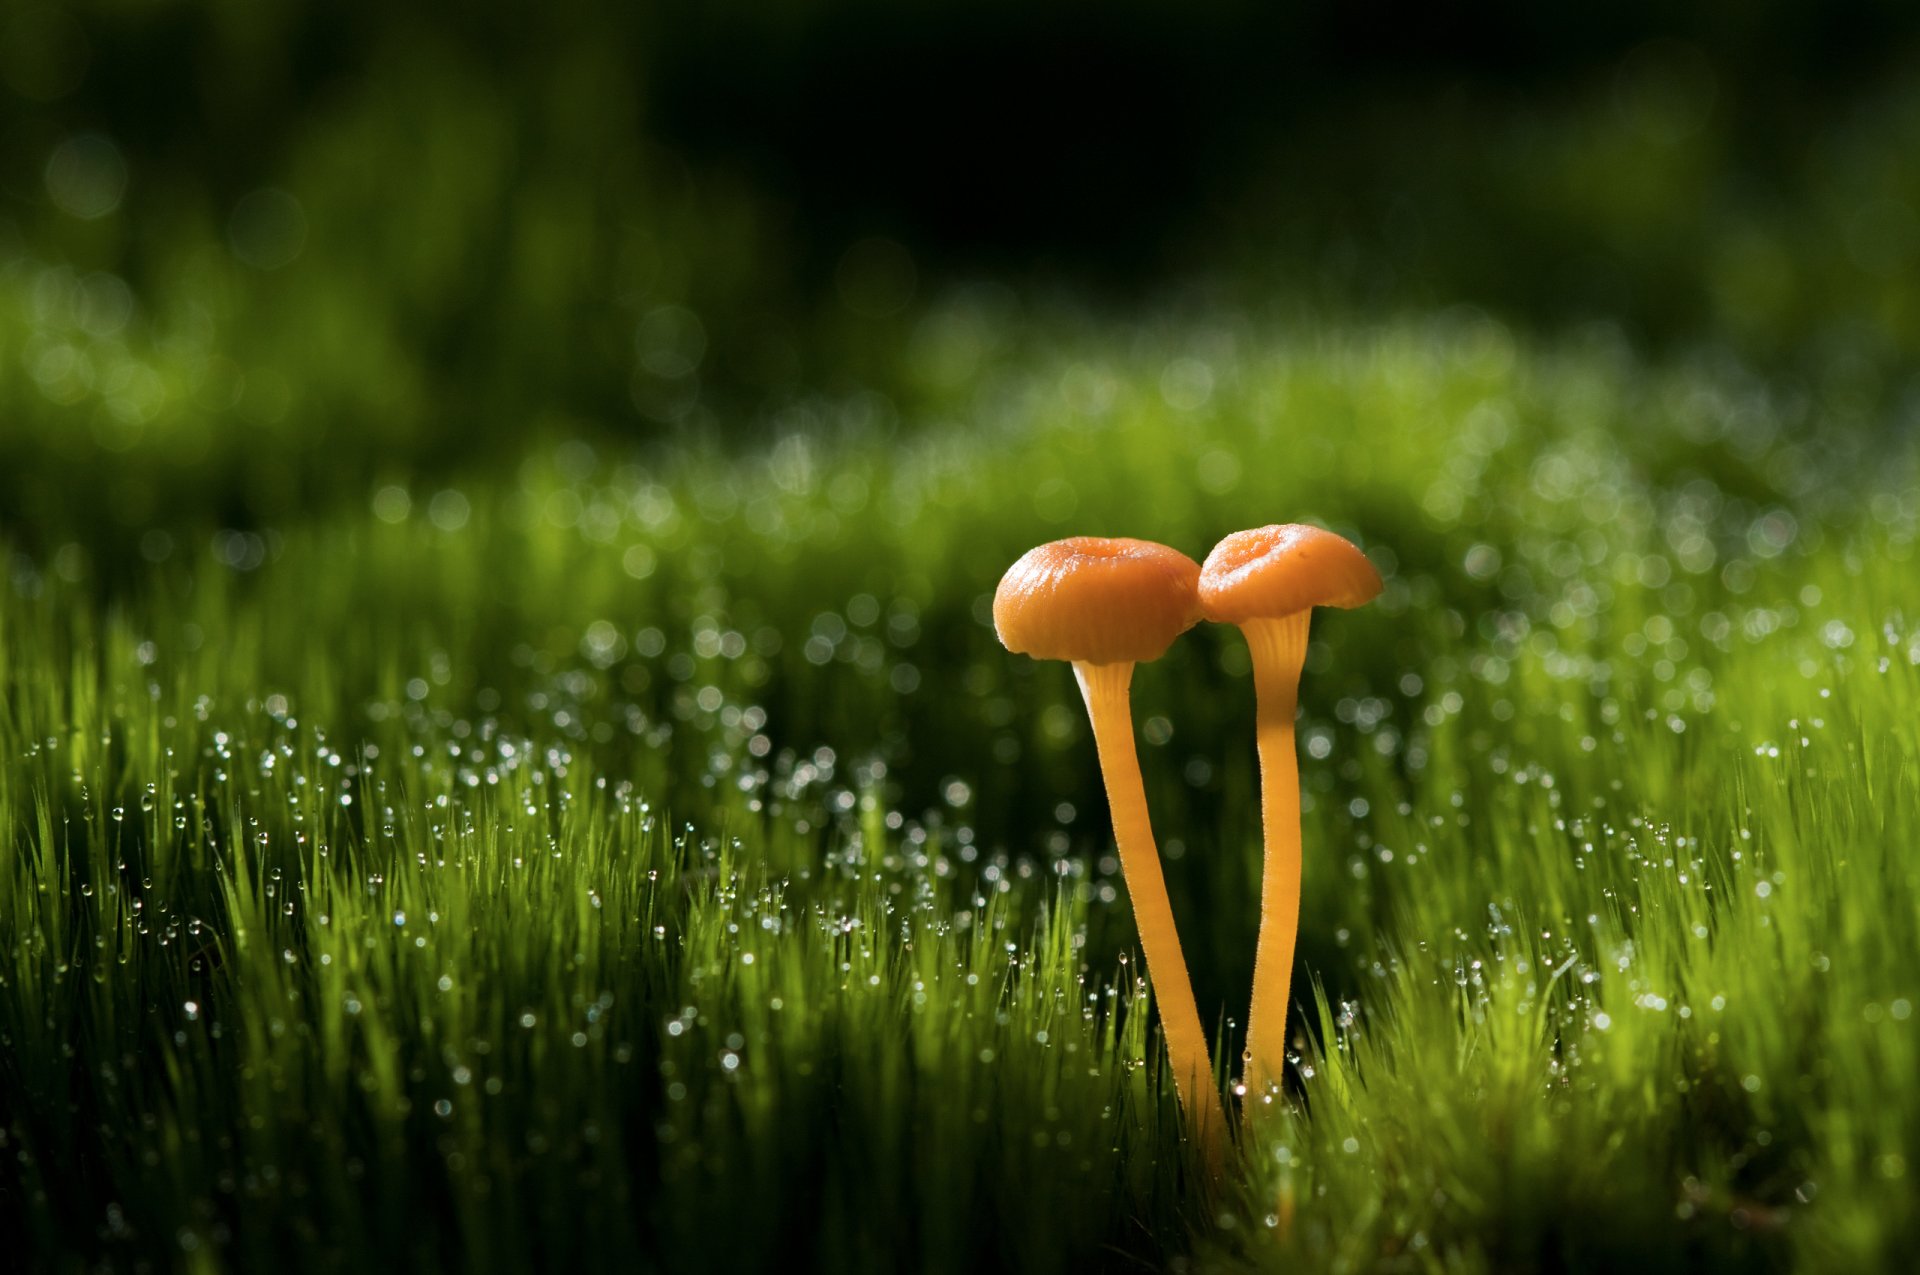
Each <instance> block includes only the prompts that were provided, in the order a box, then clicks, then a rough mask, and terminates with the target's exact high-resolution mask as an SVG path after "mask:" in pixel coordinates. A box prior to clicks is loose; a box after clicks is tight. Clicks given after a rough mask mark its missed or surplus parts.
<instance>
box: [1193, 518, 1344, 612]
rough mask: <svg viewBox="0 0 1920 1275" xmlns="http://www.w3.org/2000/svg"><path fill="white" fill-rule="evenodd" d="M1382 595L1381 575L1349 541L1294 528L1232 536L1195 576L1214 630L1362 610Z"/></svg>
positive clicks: (1282, 525) (1299, 526) (1277, 526)
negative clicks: (1327, 610)
mask: <svg viewBox="0 0 1920 1275" xmlns="http://www.w3.org/2000/svg"><path fill="white" fill-rule="evenodd" d="M1380 588H1381V584H1380V573H1379V572H1378V571H1376V570H1375V569H1374V566H1373V564H1372V563H1371V562H1368V561H1367V555H1365V554H1364V553H1361V552H1360V550H1359V549H1358V548H1356V547H1355V546H1354V544H1353V542H1352V541H1350V540H1347V539H1345V538H1343V537H1341V536H1336V535H1334V534H1333V533H1332V532H1331V531H1322V530H1321V529H1320V528H1318V527H1309V526H1305V525H1304V524H1301V523H1297V522H1289V523H1277V524H1275V525H1273V526H1271V527H1256V528H1254V529H1253V530H1252V531H1236V532H1234V533H1233V534H1232V535H1230V536H1228V537H1227V538H1226V539H1225V540H1222V541H1221V542H1220V543H1219V544H1217V545H1215V546H1214V547H1213V552H1212V553H1210V554H1208V555H1207V564H1206V565H1205V566H1204V567H1202V568H1200V605H1201V608H1202V609H1203V611H1204V613H1205V614H1206V617H1207V618H1208V619H1209V620H1212V621H1214V622H1215V623H1217V624H1244V623H1246V622H1247V621H1248V620H1258V619H1278V618H1280V617H1281V616H1287V615H1296V614H1298V613H1299V612H1301V611H1306V610H1309V609H1310V608H1313V607H1357V606H1362V605H1364V604H1366V603H1368V602H1371V601H1373V599H1375V598H1376V597H1378V596H1379V595H1380Z"/></svg>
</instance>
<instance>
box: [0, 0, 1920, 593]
mask: <svg viewBox="0 0 1920 1275" xmlns="http://www.w3.org/2000/svg"><path fill="white" fill-rule="evenodd" d="M1917 33H1920V16H1917V15H1916V11H1915V10H1914V8H1913V7H1912V6H1910V5H1906V4H1902V3H1898V2H1897V0H1834V2H1828V3H1820V4H1810V3H1802V4H1791V3H1784V2H1781V0H1757V2H1747V3H1739V4H1726V3H1711V2H1709V3H1699V4H1691V5H1675V4H1665V3H1661V4H1655V3H1625V4H1616V5H1606V6H1585V7H1581V8H1579V9H1577V10H1575V11H1571V12H1566V11H1560V10H1557V9H1555V10H1547V9H1542V8H1541V7H1540V6H1537V5H1531V4H1523V3H1519V2H1518V0H1496V2H1494V3H1486V4H1476V5H1460V4H1446V3H1442V4H1400V3H1394V2H1392V0H1388V2H1385V3H1372V4H1362V5H1307V4H1297V3H1272V2H1270V0H1261V2H1255V0H1245V2H1242V0H1182V2H1181V3H1178V4H1175V3H1170V2H1149V0H1118V2H1115V0H1104V2H1103V3H1099V4H1094V3H1080V2H1078V0H1055V2H1053V3H1045V4H1034V3H1020V4H1015V3H1010V2H1001V0H966V2H964V3H962V2H960V0H929V2H928V3H923V4H916V5H911V6H901V5H895V4H887V3H880V2H878V0H789V2H787V3H779V4H740V3H727V2H720V3H711V4H704V5H698V6H694V5H633V4H627V3H611V2H608V3H589V2H587V0H581V2H580V3H574V4H569V5H565V6H533V5H507V4H470V3H460V4H453V3H437V2H434V0H425V2H420V3H412V4H406V5H393V4H387V3H376V2H375V0H329V2H328V3H318V2H311V3H309V2H301V0H289V2H287V3H277V4H272V5H261V4H255V3H249V2H247V0H206V2H203V3H187V2H185V0H178V2H169V0H139V2H132V0H75V2H73V3H67V4H51V3H45V2H44V0H9V3H7V4H6V5H5V6H4V9H0V532H4V534H6V535H7V536H9V537H10V538H12V539H13V540H14V541H15V543H16V544H17V545H18V546H20V547H22V548H24V549H27V550H29V551H40V550H46V549H49V548H52V547H56V546H58V545H62V544H69V543H74V544H79V545H82V546H83V547H84V549H85V550H86V552H88V553H89V554H91V555H92V556H93V557H94V558H96V559H97V560H98V561H99V562H100V563H101V564H102V566H103V567H104V568H105V574H107V575H109V576H111V575H112V574H113V573H114V571H115V570H116V569H117V564H118V565H119V566H124V568H125V569H127V570H137V569H138V568H139V566H140V564H141V561H142V558H141V556H140V555H141V553H142V546H143V545H144V547H145V552H146V557H147V558H152V557H154V556H156V555H157V554H159V553H161V552H163V551H164V548H165V545H166V544H167V543H168V540H169V537H170V535H177V534H181V533H188V532H199V533H205V532H207V531H209V530H210V529H214V528H222V527H230V528H249V527H258V526H263V525H267V526H270V525H274V524H276V523H278V522H281V521H284V520H286V519H288V518H290V517H293V516H296V515H299V514H301V513H304V512H308V511H319V510H324V509H326V508H327V507H328V506H330V505H331V504H333V503H335V502H340V501H351V502H355V503H356V504H361V502H364V501H366V500H367V498H368V495H369V493H370V492H372V491H374V490H375V489H376V488H377V487H378V485H379V484H381V483H383V482H387V481H393V480H402V481H405V480H419V481H437V480H438V479H439V478H440V477H442V476H445V475H448V474H454V473H458V472H460V471H462V470H463V469H472V468H474V467H479V466H495V467H497V466H498V465H499V464H501V463H502V462H503V461H505V462H511V461H513V460H514V459H515V458H518V457H520V456H523V455H525V454H526V453H527V451H528V449H529V447H530V445H532V444H533V443H535V442H540V441H543V440H552V439H558V438H579V439H585V440H588V441H590V442H592V443H595V444H596V445H602V446H611V447H612V448H614V449H615V451H616V453H617V452H619V451H620V450H621V449H626V448H630V447H638V448H640V449H642V450H643V453H644V449H646V448H650V447H658V446H661V445H663V444H666V445H674V446H680V445H684V444H685V443H686V442H687V441H688V440H689V439H692V440H697V442H698V443H699V445H701V446H703V447H707V446H712V447H723V448H739V447H755V446H759V445H762V444H764V443H765V442H767V441H768V440H770V439H771V438H773V437H775V436H778V435H782V434H785V433H788V432H791V431H792V430H793V429H795V428H799V427H805V426H806V424H807V423H808V422H818V421H822V420H836V421H845V420H849V419H854V420H860V421H864V422H866V423H867V424H868V425H869V426H870V427H871V428H873V429H876V430H879V431H881V432H883V433H884V432H886V431H893V430H911V429H913V428H914V427H915V425H916V423H917V422H925V421H929V420H954V419H963V420H964V419H968V418H969V417H970V415H972V413H973V410H974V405H975V404H976V402H977V399H978V396H980V395H981V394H983V393H987V392H989V390H990V382H991V377H990V376H989V375H988V374H987V373H988V371H989V370H990V368H991V367H992V365H993V362H994V359H995V357H996V355H997V353H1000V352H1004V351H1007V350H1009V349H1017V348H1019V347H1021V346H1022V345H1024V344H1027V343H1031V342H1033V341H1035V340H1044V339H1048V338H1050V337H1051V336H1053V335H1056V334H1059V333H1063V332H1066V333H1071V332H1073V331H1076V330H1080V329H1083V328H1085V327H1086V326H1087V325H1099V324H1102V323H1107V322H1110V321H1113V320H1114V319H1115V318H1116V317H1118V318H1120V319H1122V320H1127V319H1130V318H1132V317H1134V316H1140V315H1167V314H1173V315H1183V314H1184V315H1193V314H1199V315H1211V314H1222V313H1231V314H1250V315H1255V316H1259V315H1264V314H1279V315H1282V316H1288V317H1292V318H1297V319H1303V320H1305V321H1307V322H1313V321H1315V320H1316V319H1318V318H1334V317H1341V316H1357V317H1370V316H1376V315H1391V314H1394V313H1396V312H1403V311H1432V310H1435V309H1440V308H1445V307H1450V306H1472V307H1478V308H1480V309H1482V310H1484V311H1486V312H1488V313H1490V314H1492V315H1494V316H1496V317H1498V318H1500V319H1502V320H1503V321H1506V322H1511V323H1516V324H1524V325H1528V326H1530V327H1531V328H1533V329H1534V330H1537V331H1544V332H1547V333H1552V332H1554V331H1556V330H1560V329H1565V328H1571V327H1590V326H1592V325H1596V324H1598V325H1605V326H1606V327H1608V328H1609V329H1612V330H1615V331H1617V333H1618V335H1619V336H1620V337H1621V338H1622V339H1624V340H1626V341H1629V342H1632V343H1634V344H1636V345H1637V346H1639V347H1641V348H1644V349H1647V350H1651V351H1654V352H1656V353H1657V352H1659V351H1664V350H1674V349H1678V350H1684V351H1686V352H1688V353H1689V354H1698V353H1700V352H1703V351H1704V352H1706V353H1707V354H1708V355H1709V356H1712V357H1719V356H1722V355H1724V356H1725V357H1727V358H1730V359H1745V360H1757V361H1762V362H1765V363H1766V364H1767V366H1768V367H1769V371H1770V374H1777V375H1779V376H1783V377H1786V378H1789V381H1791V378H1793V377H1806V378H1813V379H1816V380H1818V381H1820V383H1821V384H1823V385H1824V386H1826V387H1827V389H1828V390H1829V391H1832V392H1841V391H1845V390H1846V389H1847V387H1849V386H1851V387H1856V389H1857V392H1858V393H1861V394H1872V395H1879V396H1885V395H1889V394H1893V395H1899V394H1906V393H1910V391H1909V390H1907V389H1905V388H1903V387H1905V386H1906V385H1907V379H1906V369H1907V368H1908V367H1909V365H1910V364H1911V363H1912V362H1913V360H1914V358H1915V356H1916V355H1917V354H1920V290H1916V288H1915V287H1914V283H1915V279H1916V269H1920V168H1916V166H1915V164H1914V163H1913V157H1914V156H1915V155H1920V79H1916V75H1915V72H1916V69H1920V60H1917V59H1916V34H1917ZM1836 387H1837V388H1836ZM796 423H797V424H796ZM361 507H364V505H363V504H361ZM156 532H157V533H158V536H157V537H156Z"/></svg>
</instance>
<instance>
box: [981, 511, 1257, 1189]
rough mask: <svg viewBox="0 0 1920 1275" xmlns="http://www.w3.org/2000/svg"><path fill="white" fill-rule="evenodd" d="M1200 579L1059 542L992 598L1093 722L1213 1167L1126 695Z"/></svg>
mask: <svg viewBox="0 0 1920 1275" xmlns="http://www.w3.org/2000/svg"><path fill="white" fill-rule="evenodd" d="M1199 575H1200V568H1199V566H1198V565H1197V564H1196V563H1195V562H1194V561H1193V559H1191V558H1189V557H1187V556H1186V555H1185V554H1183V553H1180V552H1179V551H1177V550H1174V549H1169V548H1167V546H1165V545H1159V544H1154V543H1152V542H1150V541H1145V540H1125V539H1106V538H1103V537H1099V536H1076V537H1074V538H1073V539H1070V540H1056V541H1054V542H1052V543H1051V544H1044V545H1041V546H1040V547H1038V548H1037V549H1032V550H1029V551H1028V552H1027V553H1026V554H1024V555H1023V556H1022V557H1021V558H1020V560H1019V561H1018V562H1016V563H1014V564H1013V566H1011V567H1009V568H1008V569H1007V573H1006V575H1005V576H1003V577H1001V580H1000V587H999V589H998V590H997V591H996V592H995V593H994V596H993V626H994V629H995V631H996V632H997V633H999V635H1000V641H1001V642H1002V643H1003V644H1004V645H1005V646H1006V648H1007V649H1008V650H1009V651H1013V652H1015V653H1016V654H1024V655H1031V656H1033V657H1034V658H1035V659H1042V660H1067V661H1070V662H1071V663H1072V664H1073V672H1074V676H1075V677H1076V678H1077V679H1078V680H1079V682H1080V693H1081V695H1082V696H1084V697H1085V699H1086V702H1087V716H1088V717H1089V718H1090V719H1091V720H1092V722H1093V738H1094V745H1095V747H1096V749H1097V750H1098V752H1099V755H1100V774H1101V778H1102V780H1103V782H1104V783H1105V785H1106V789H1107V805H1108V807H1109V809H1110V810H1111V811H1112V814H1113V838H1114V841H1115V843H1116V844H1117V845H1118V846H1119V850H1120V869H1121V872H1122V873H1123V874H1124V875H1125V877H1126V881H1127V890H1128V892H1129V893H1130V894H1131V895H1132V897H1133V915H1134V921H1135V924H1136V926H1137V927H1138V929H1139V931H1140V946H1141V948H1142V949H1143V950H1144V951H1145V953H1146V958H1147V976H1148V978H1150V979H1151V980H1152V982H1153V988H1154V991H1155V993H1156V994H1157V995H1158V997H1159V999H1160V1022H1161V1026H1162V1028H1163V1030H1164V1032H1165V1035H1166V1040H1167V1057H1168V1060H1169V1061H1170V1062H1171V1064H1172V1067H1173V1083H1174V1090H1175V1092H1176V1093H1177V1094H1178V1095H1179V1098H1180V1101H1181V1104H1182V1105H1183V1106H1184V1107H1185V1108H1186V1109H1187V1112H1188V1115H1189V1118H1190V1119H1191V1121H1192V1124H1193V1129H1194V1140H1195V1142H1196V1143H1197V1144H1198V1145H1199V1146H1200V1148H1201V1150H1202V1152H1203V1153H1204V1154H1205V1155H1206V1157H1207V1159H1208V1161H1209V1163H1212V1164H1216V1165H1217V1164H1218V1155H1219V1150H1220V1133H1221V1130H1222V1127H1223V1124H1224V1120H1223V1116H1222V1112H1221V1107H1220V1103H1219V1100H1218V1098H1217V1096H1212V1094H1211V1091H1212V1088H1213V1064H1212V1062H1211V1061H1210V1060H1209V1058H1208V1056H1207V1036H1206V1032H1205V1030H1204V1029H1203V1028H1202V1027H1201V1025H1200V1009H1199V1006H1198V1005H1197V1004H1196V1003H1195V1001H1194V997H1193V985H1192V983H1191V982H1189V980H1188V977H1187V962H1186V958H1185V957H1184V956H1182V955H1181V952H1180V936H1179V934H1178V933H1177V932H1176V931H1175V930H1174V924H1173V904H1172V902H1171V901H1170V900H1169V899H1168V897H1167V884H1166V879H1165V878H1164V877H1163V876H1162V875H1161V872H1160V852H1159V849H1158V847H1157V846H1156V845H1155V844H1154V840H1153V828H1152V825H1151V824H1150V823H1149V822H1148V819H1147V794H1146V788H1145V786H1144V785H1143V784H1142V782H1141V778H1140V759H1139V756H1138V754H1137V753H1136V751H1135V748H1134V742H1133V711H1132V705H1131V700H1130V697H1129V694H1128V686H1129V684H1130V683H1131V682H1132V680H1133V666H1134V665H1135V664H1137V663H1139V662H1141V661H1143V660H1157V659H1159V658H1160V657H1161V656H1162V655H1164V654H1166V651H1167V648H1168V647H1169V646H1171V645H1173V640H1174V639H1175V638H1177V637H1179V636H1180V635H1181V634H1182V633H1185V632H1186V631H1187V630H1188V629H1190V628H1192V627H1193V626H1194V625H1195V624H1196V623H1198V622H1199V619H1200V602H1199V598H1198V595H1197V594H1196V592H1195V585H1196V582H1197V580H1198V578H1199Z"/></svg>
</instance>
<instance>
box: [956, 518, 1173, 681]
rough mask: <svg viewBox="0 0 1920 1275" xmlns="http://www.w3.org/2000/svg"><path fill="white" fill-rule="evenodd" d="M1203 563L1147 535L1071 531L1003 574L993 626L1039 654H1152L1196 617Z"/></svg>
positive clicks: (1122, 658)
mask: <svg viewBox="0 0 1920 1275" xmlns="http://www.w3.org/2000/svg"><path fill="white" fill-rule="evenodd" d="M1199 578H1200V567H1199V565H1198V564H1197V563H1195V562H1194V560H1193V559H1192V558H1189V557H1188V556H1187V555H1186V554H1184V553H1181V552H1180V551H1179V550H1178V549H1169V548H1168V547H1167V546H1165V545H1160V544H1154V543H1153V542H1152V541H1151V540H1128V539H1124V538H1114V539H1109V538H1107V537H1104V536H1074V537H1072V538H1071V539H1068V540H1055V541H1052V542H1051V543H1049V544H1044V545H1040V546H1039V547H1038V548H1034V549H1029V550H1028V551H1027V552H1026V553H1024V554H1022V555H1021V556H1020V560H1019V561H1018V562H1016V563H1014V564H1013V565H1012V566H1011V567H1008V568H1007V574H1005V575H1004V576H1002V577H1000V587H999V588H998V589H997V590H995V591H994V595H993V627H994V631H995V632H996V633H998V634H999V635H1000V641H1001V642H1002V644H1004V645H1005V646H1006V648H1007V649H1008V650H1009V651H1013V652H1015V653H1016V654H1021V655H1031V656H1033V657H1034V658H1035V659H1040V660H1079V661H1084V662H1086V663H1088V664H1130V663H1139V662H1141V661H1145V660H1157V659H1159V658H1160V657H1161V656H1162V655H1165V654H1166V653H1167V648H1168V647H1169V646H1172V645H1173V640H1174V639H1175V638H1177V637H1179V636H1180V635H1181V634H1182V633H1185V632H1186V631H1187V630H1188V629H1190V628H1192V627H1193V626H1194V625H1195V624H1196V623H1198V622H1199V620H1200V599H1199V595H1198V593H1197V592H1196V588H1195V586H1196V584H1197V582H1198V581H1199Z"/></svg>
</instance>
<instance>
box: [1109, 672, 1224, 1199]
mask: <svg viewBox="0 0 1920 1275" xmlns="http://www.w3.org/2000/svg"><path fill="white" fill-rule="evenodd" d="M1073 673H1074V676H1075V678H1077V679H1078V680H1079V682H1080V693H1081V694H1082V695H1083V696H1084V697H1085V698H1086V701H1087V716H1088V717H1089V718H1090V719H1091V720H1092V722H1093V738H1094V744H1095V747H1096V748H1097V749H1098V750H1099V754H1100V777H1101V779H1102V781H1103V782H1104V783H1105V785H1106V789H1107V807H1108V809H1109V810H1110V811H1111V813H1112V816H1113V839H1114V842H1115V844H1116V845H1117V846H1118V847H1119V850H1120V870H1121V872H1122V873H1123V874H1124V875H1125V877H1126V882H1127V893H1128V894H1129V895H1131V896H1132V899H1133V918H1134V924H1135V926H1136V927H1137V928H1138V929H1139V932H1140V946H1141V949H1142V950H1143V951H1144V952H1145V953H1146V958H1147V977H1148V978H1149V979H1151V980H1152V983H1153V989H1154V994H1155V995H1156V996H1158V997H1159V1000H1160V1025H1161V1029H1162V1031H1164V1033H1165V1034H1166V1038H1167V1058H1168V1061H1169V1062H1170V1063H1171V1064H1172V1067H1173V1085H1174V1091H1175V1093H1177V1094H1178V1095H1179V1098H1180V1103H1181V1105H1182V1106H1183V1107H1185V1108H1186V1110H1187V1113H1188V1118H1189V1119H1190V1120H1191V1121H1192V1126H1193V1136H1194V1141H1195V1142H1196V1143H1197V1144H1198V1145H1199V1148H1200V1150H1201V1152H1202V1154H1203V1155H1204V1156H1205V1157H1206V1161H1207V1163H1208V1164H1209V1166H1211V1167H1213V1168H1214V1169H1216V1170H1217V1168H1218V1165H1219V1162H1220V1161H1219V1156H1220V1134H1221V1130H1222V1128H1223V1125H1224V1120H1225V1117H1224V1115H1223V1113H1222V1111H1221V1107H1220V1103H1219V1100H1218V1098H1217V1097H1215V1096H1214V1095H1213V1063H1212V1062H1211V1060H1210V1059H1209V1058H1208V1056H1207V1034H1206V1031H1205V1029H1204V1028H1202V1027H1201V1025H1200V1007H1199V1005H1198V1004H1197V1003H1196V1002H1195V1001H1194V998H1193V984H1192V982H1191V981H1190V980H1189V978H1188V976H1187V962H1186V958H1185V957H1184V956H1182V955H1181V952H1180V935H1179V934H1178V932H1176V931H1175V929H1174V925H1173V903H1172V901H1171V900H1170V899H1169V898H1168V897H1167V882H1166V878H1165V877H1164V876H1163V875H1162V874H1161V871H1160V850H1159V847H1158V846H1157V845H1156V844H1155V843H1154V839H1153V826H1152V824H1151V823H1150V822H1149V821H1148V818H1147V793H1146V787H1145V785H1144V784H1143V783H1142V781H1141V778H1140V757H1139V754H1138V752H1137V751H1136V750H1135V747H1134V742H1133V708H1132V701H1131V698H1130V696H1129V694H1128V686H1129V684H1130V683H1131V682H1132V680H1133V665H1132V664H1131V663H1125V664H1089V663H1086V662H1084V661H1081V660H1076V661H1074V664H1073Z"/></svg>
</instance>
